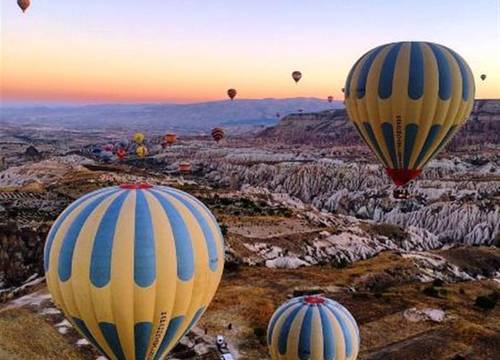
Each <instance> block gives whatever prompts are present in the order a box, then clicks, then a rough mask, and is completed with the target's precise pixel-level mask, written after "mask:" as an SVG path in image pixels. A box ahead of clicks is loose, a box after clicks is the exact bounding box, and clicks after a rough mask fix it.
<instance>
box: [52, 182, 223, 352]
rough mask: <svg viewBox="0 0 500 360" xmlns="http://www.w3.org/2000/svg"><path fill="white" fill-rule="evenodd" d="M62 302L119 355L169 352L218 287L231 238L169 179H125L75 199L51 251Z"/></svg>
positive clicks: (78, 323) (83, 328) (56, 229)
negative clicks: (162, 182) (166, 182)
mask: <svg viewBox="0 0 500 360" xmlns="http://www.w3.org/2000/svg"><path fill="white" fill-rule="evenodd" d="M44 266H45V273H46V279H47V284H48V288H49V291H50V293H51V294H52V297H53V300H54V302H55V303H56V304H57V305H58V306H59V307H61V308H62V310H63V311H64V313H65V315H66V316H67V317H68V319H69V320H71V322H72V323H73V325H74V326H75V327H76V328H77V329H78V330H79V331H80V332H81V333H82V334H83V335H84V336H85V337H86V338H87V339H88V340H89V341H90V342H91V343H93V344H94V345H95V346H96V347H97V348H99V349H100V350H101V352H102V353H103V354H105V355H106V356H107V357H108V358H110V359H137V360H139V359H154V360H157V359H163V358H165V357H166V354H167V353H168V352H169V351H170V350H171V349H172V348H173V347H174V345H175V344H176V343H177V342H178V341H179V340H180V338H181V337H182V336H183V335H184V334H186V333H187V332H188V331H189V330H190V329H191V327H192V326H193V325H194V324H195V323H196V322H197V321H198V319H199V318H200V316H201V315H202V314H203V312H204V311H205V309H206V308H207V306H208V305H209V303H210V301H211V300H212V298H213V296H214V294H215V292H216V290H217V287H218V285H219V282H220V279H221V276H222V271H223V267H224V244H223V238H222V234H221V232H220V229H219V225H218V224H217V221H216V220H215V218H214V216H213V215H212V214H211V212H210V211H209V210H208V209H207V208H206V207H205V206H204V205H203V204H202V203H201V202H200V201H198V200H197V199H195V198H194V197H192V196H191V195H189V194H187V193H185V192H182V191H180V190H176V189H173V188H169V187H163V186H151V185H122V186H119V187H109V188H104V189H101V190H98V191H94V192H92V193H90V194H87V195H85V196H83V197H81V198H80V199H78V200H77V201H75V202H74V203H72V204H71V205H70V206H69V207H68V208H67V209H66V210H65V211H64V212H63V213H62V214H61V215H60V216H59V218H58V219H57V220H56V222H55V223H54V225H53V226H52V229H51V231H50V232H49V235H48V238H47V242H46V245H45V253H44Z"/></svg>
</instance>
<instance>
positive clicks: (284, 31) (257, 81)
mask: <svg viewBox="0 0 500 360" xmlns="http://www.w3.org/2000/svg"><path fill="white" fill-rule="evenodd" d="M31 2H32V5H31V7H30V8H29V9H28V11H27V12H26V14H22V12H21V11H20V9H19V8H18V7H17V4H16V0H2V1H1V26H2V27H1V31H2V34H1V36H2V37H1V39H2V40H1V52H0V53H1V55H0V57H1V60H0V61H1V62H0V66H1V81H2V83H1V86H2V101H3V102H5V103H12V102H16V103H17V102H21V103H22V102H26V103H33V102H37V103H40V102H42V103H43V102H47V103H55V102H58V103H105V102H113V103H116V102H125V103H127V102H131V103H132V102H183V103H184V102H197V101H206V100H216V99H222V98H225V96H226V95H225V91H226V89H227V88H229V87H235V88H237V89H238V96H239V97H240V98H264V97H276V98H282V97H296V96H315V97H322V98H323V97H326V96H328V95H333V96H334V97H335V98H336V99H341V98H342V93H341V88H342V87H343V83H344V81H345V78H346V75H347V72H348V71H349V69H350V68H351V66H352V65H353V63H354V62H355V61H356V60H357V59H358V57H360V56H361V55H362V54H364V53H365V52H366V51H367V50H369V49H371V48H373V47H375V46H377V45H380V44H383V43H387V42H393V41H399V40H426V41H433V42H437V43H440V44H443V45H446V46H448V47H450V48H452V49H454V50H456V51H457V52H458V53H460V54H461V55H462V56H463V57H464V58H465V59H466V61H467V62H468V63H469V65H470V66H471V68H472V71H473V72H474V74H475V77H476V85H477V92H476V96H477V97H478V98H500V0H475V1H467V0H463V1H460V0H445V1H443V0H441V1H431V0H428V1H423V0H421V1H415V0H411V1H408V0H394V1H388V0H386V1H373V0H358V1H340V0H337V1H334V0H328V1H327V0H321V1H320V0H317V1H316V0H302V1H299V0H297V1H295V0H294V1H292V0H251V1H242V0H233V1H229V0H148V1H143V0H140V1H139V0H121V1H113V0H109V1H103V0H87V1H54V0H32V1H31ZM382 4H383V5H382ZM293 70H301V71H302V72H303V74H304V76H303V79H302V81H301V82H300V83H299V85H295V84H294V83H293V81H292V80H291V77H290V73H291V72H292V71H293ZM482 73H485V74H487V75H488V78H487V80H486V81H485V82H481V80H479V76H480V74H482Z"/></svg>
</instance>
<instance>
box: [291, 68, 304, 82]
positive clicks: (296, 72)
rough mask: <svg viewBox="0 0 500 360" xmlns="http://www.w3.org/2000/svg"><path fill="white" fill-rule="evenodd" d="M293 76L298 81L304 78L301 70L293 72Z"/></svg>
mask: <svg viewBox="0 0 500 360" xmlns="http://www.w3.org/2000/svg"><path fill="white" fill-rule="evenodd" d="M292 78H293V80H295V82H296V83H298V82H299V80H300V79H301V78H302V73H301V72H300V71H294V72H293V73H292Z"/></svg>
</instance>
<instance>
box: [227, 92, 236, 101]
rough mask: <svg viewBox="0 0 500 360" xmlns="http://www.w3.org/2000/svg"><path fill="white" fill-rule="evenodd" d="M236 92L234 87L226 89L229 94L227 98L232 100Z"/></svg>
mask: <svg viewBox="0 0 500 360" xmlns="http://www.w3.org/2000/svg"><path fill="white" fill-rule="evenodd" d="M237 93H238V92H237V91H236V89H228V90H227V96H229V98H230V99H231V100H233V99H234V97H235V96H236V94H237Z"/></svg>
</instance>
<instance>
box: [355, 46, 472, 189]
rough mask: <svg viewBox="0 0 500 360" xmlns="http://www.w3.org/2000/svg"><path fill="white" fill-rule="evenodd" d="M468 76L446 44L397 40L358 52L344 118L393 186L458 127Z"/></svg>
mask: <svg viewBox="0 0 500 360" xmlns="http://www.w3.org/2000/svg"><path fill="white" fill-rule="evenodd" d="M474 92H475V85H474V77H473V75H472V72H471V70H470V68H469V66H468V65H467V63H466V62H465V61H464V59H463V58H462V57H461V56H460V55H458V54H457V53H456V52H454V51H453V50H451V49H448V48H446V47H444V46H442V45H438V44H433V43H428V42H398V43H392V44H387V45H382V46H379V47H377V48H375V49H373V50H370V51H369V52H368V53H366V54H365V55H363V56H362V57H361V58H360V59H359V60H358V61H357V62H356V64H354V66H353V68H352V69H351V71H350V73H349V75H348V77H347V81H346V85H345V104H346V109H347V113H348V115H349V118H350V119H351V121H352V122H353V123H354V126H355V127H356V129H357V131H358V132H359V134H360V135H361V137H362V138H363V140H364V141H365V142H366V143H367V144H368V146H369V147H370V148H371V149H372V151H373V152H374V153H375V155H376V156H377V157H378V159H379V160H380V162H381V163H382V164H383V165H384V167H385V168H386V170H387V173H388V175H389V176H390V178H391V179H392V180H393V181H394V183H395V184H396V186H403V185H405V184H406V183H408V182H409V181H410V180H411V179H413V178H415V177H416V176H418V175H419V174H420V172H421V171H422V168H423V167H424V166H425V165H426V164H427V163H428V162H429V160H430V159H432V158H433V157H434V156H435V155H436V154H437V153H438V152H439V151H440V150H441V149H442V148H443V147H444V146H445V145H446V144H447V142H448V141H449V140H450V139H451V138H452V137H453V135H454V134H456V133H457V131H458V130H459V129H460V127H461V126H462V125H463V124H464V123H465V121H466V120H467V118H468V117H469V115H470V112H471V110H472V106H473V102H474Z"/></svg>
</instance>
